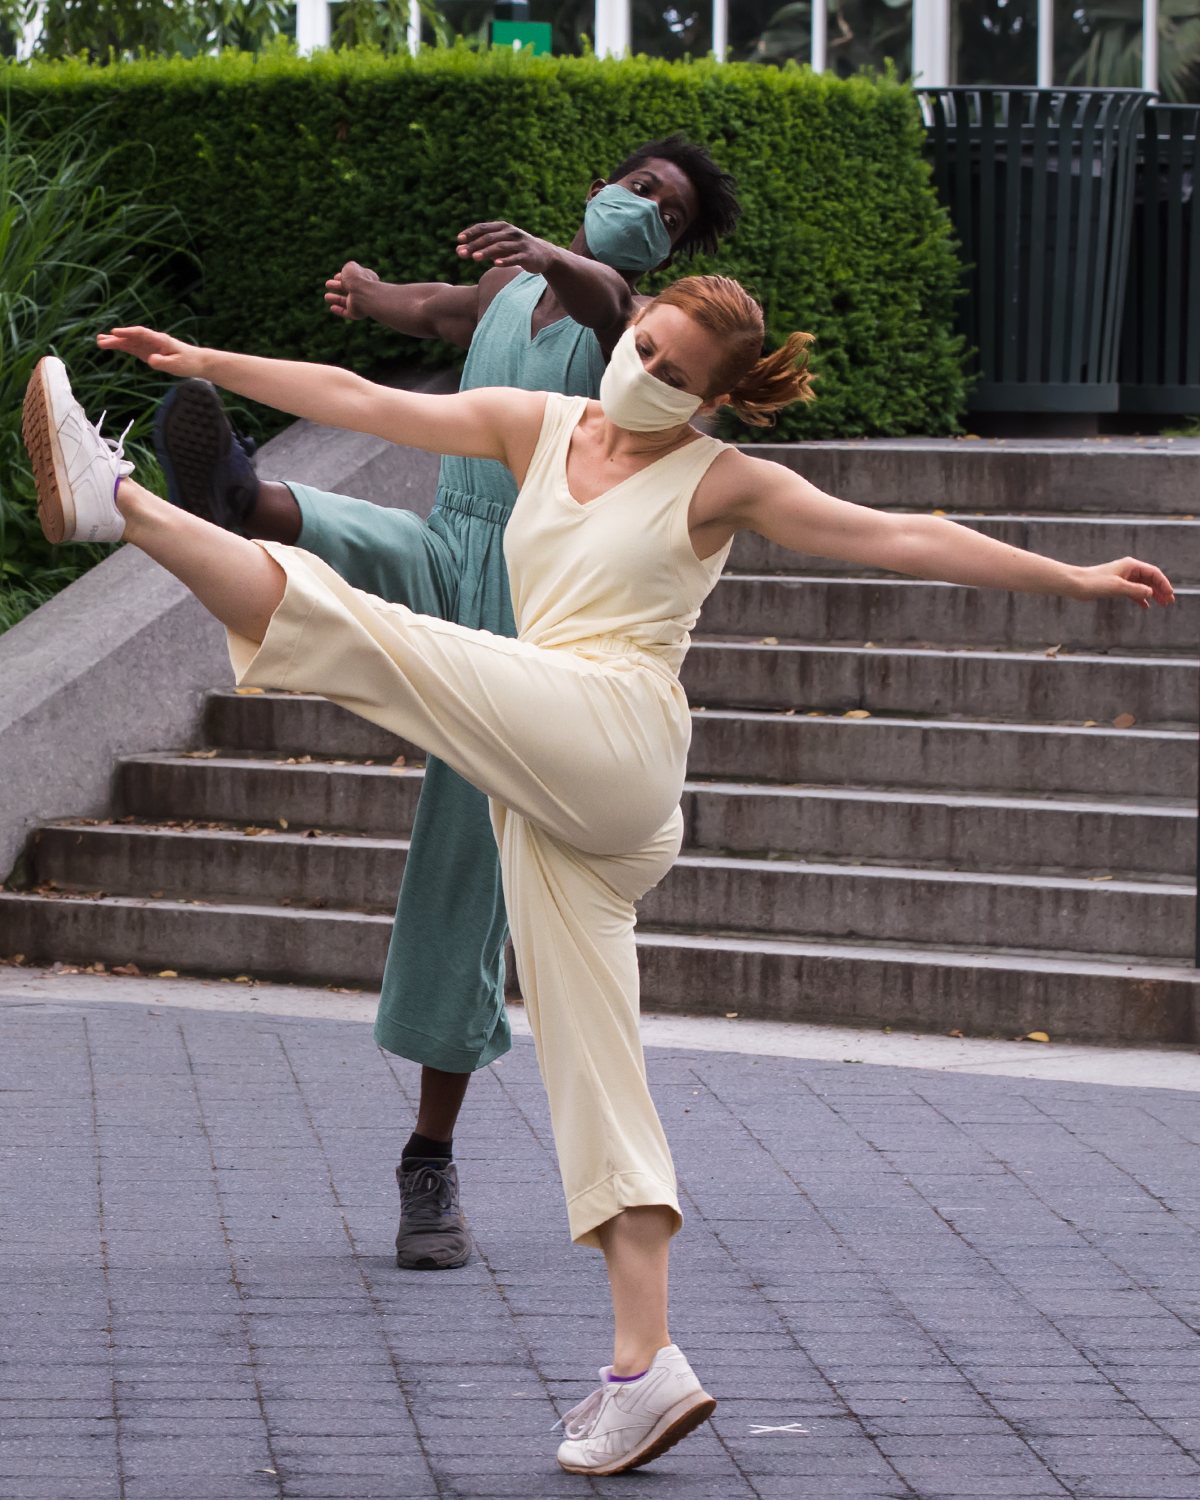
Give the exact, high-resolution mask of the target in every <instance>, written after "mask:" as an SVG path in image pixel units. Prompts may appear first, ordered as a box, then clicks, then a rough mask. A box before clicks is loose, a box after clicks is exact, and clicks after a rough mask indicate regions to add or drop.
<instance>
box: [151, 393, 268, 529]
mask: <svg viewBox="0 0 1200 1500" xmlns="http://www.w3.org/2000/svg"><path fill="white" fill-rule="evenodd" d="M154 451H155V453H157V454H158V461H159V463H160V464H162V466H163V473H164V474H165V475H166V476H167V498H168V499H169V500H170V502H171V504H172V505H178V506H179V508H180V509H181V510H187V511H191V513H192V515H194V516H200V517H202V519H204V520H205V521H212V522H213V523H214V525H217V526H221V527H224V529H225V530H226V531H240V530H241V529H242V526H243V525H244V523H245V520H246V517H247V516H248V515H249V514H250V512H251V511H252V510H253V509H254V502H255V501H256V500H257V499H258V476H257V474H255V472H254V462H253V455H254V443H253V441H252V440H251V439H249V438H243V437H241V436H239V434H238V433H236V432H234V430H233V426H232V424H231V422H230V420H229V417H228V416H227V415H226V412H225V408H224V406H222V404H221V398H220V396H218V395H217V388H216V386H214V385H212V384H210V383H209V382H208V381H207V380H196V379H194V378H189V379H188V380H181V381H180V382H179V384H178V385H177V386H175V387H174V389H173V390H171V391H170V392H169V394H168V395H167V397H166V399H165V400H164V401H163V402H162V404H161V405H160V406H159V408H158V412H157V413H156V415H155V418H154Z"/></svg>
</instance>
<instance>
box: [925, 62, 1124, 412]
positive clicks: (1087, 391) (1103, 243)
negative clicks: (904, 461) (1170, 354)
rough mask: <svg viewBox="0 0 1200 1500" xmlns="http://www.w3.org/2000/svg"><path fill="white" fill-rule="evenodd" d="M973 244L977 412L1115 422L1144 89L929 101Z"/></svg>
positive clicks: (963, 325)
mask: <svg viewBox="0 0 1200 1500" xmlns="http://www.w3.org/2000/svg"><path fill="white" fill-rule="evenodd" d="M916 92H917V94H918V96H919V98H920V100H921V107H922V110H923V112H924V116H925V123H926V127H927V129H928V132H929V144H930V150H931V154H932V158H933V175H934V185H935V187H936V190H937V193H938V197H939V198H940V200H941V202H942V203H943V204H944V205H945V206H946V207H947V208H948V209H949V211H950V217H951V221H952V222H953V224H954V228H955V231H956V232H957V234H958V237H959V240H960V241H961V249H960V252H959V253H960V255H961V257H962V261H963V264H964V271H965V274H964V281H965V286H966V295H965V296H964V297H963V298H962V299H961V301H960V304H959V329H960V331H961V332H962V333H964V334H965V335H966V338H967V341H968V344H969V345H970V347H971V348H972V349H973V350H974V354H973V356H972V358H973V361H974V365H973V373H975V374H977V375H978V377H979V378H978V380H977V383H976V385H975V388H974V390H973V391H972V392H971V395H970V396H969V397H968V402H967V404H968V406H969V407H970V409H971V410H972V411H994V412H1111V411H1116V410H1117V406H1118V384H1117V374H1118V370H1117V361H1118V352H1119V338H1120V332H1121V314H1122V308H1123V301H1124V295H1125V277H1126V268H1127V264H1128V252H1129V237H1130V223H1131V217H1132V212H1133V184H1134V169H1135V162H1136V154H1137V134H1138V126H1139V124H1140V122H1141V117H1142V111H1143V109H1144V107H1145V103H1146V101H1147V99H1149V98H1150V95H1148V94H1146V93H1143V92H1142V91H1141V90H1140V89H1006V88H944V89H918V90H917V91H916Z"/></svg>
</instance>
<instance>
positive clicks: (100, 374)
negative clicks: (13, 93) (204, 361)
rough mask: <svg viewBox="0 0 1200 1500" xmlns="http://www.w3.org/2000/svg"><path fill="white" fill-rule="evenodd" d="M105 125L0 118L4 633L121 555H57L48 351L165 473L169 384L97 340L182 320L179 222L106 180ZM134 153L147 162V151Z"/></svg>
mask: <svg viewBox="0 0 1200 1500" xmlns="http://www.w3.org/2000/svg"><path fill="white" fill-rule="evenodd" d="M102 119H103V111H101V112H100V113H99V114H97V112H96V111H95V109H93V110H92V111H91V112H90V113H88V114H84V115H83V116H82V117H81V118H79V119H78V120H77V121H76V122H75V123H74V124H71V123H70V122H69V121H67V122H64V121H62V120H61V119H59V120H57V121H56V120H54V119H53V118H48V119H43V120H40V121H39V122H38V125H39V129H41V128H44V127H47V126H48V127H49V136H48V138H46V139H38V138H37V136H36V135H35V134H34V131H33V130H32V128H31V122H29V121H28V120H23V121H17V122H16V123H13V122H11V121H10V120H8V119H6V118H5V117H3V116H0V631H4V630H7V629H8V628H9V627H10V626H12V625H15V624H16V623H17V621H18V620H19V619H21V618H22V617H23V616H24V615H26V614H28V613H29V611H30V610H31V609H34V608H36V606H37V605H39V604H42V603H44V602H45V600H46V599H48V598H49V597H50V596H51V595H52V594H54V593H56V592H57V591H58V589H60V588H62V587H63V586H64V585H65V584H68V583H70V582H71V580H72V579H74V578H77V577H78V576H79V575H80V574H81V573H84V572H86V571H87V569H88V568H90V567H91V566H93V565H94V564H95V563H96V562H99V561H100V559H101V558H102V557H104V556H105V555H106V553H107V552H108V551H110V550H111V549H109V548H101V547H78V546H72V547H51V546H50V544H49V543H48V542H47V541H46V540H45V538H44V537H43V536H42V532H41V528H40V526H39V525H38V521H37V500H36V497H35V494H34V488H33V476H32V474H31V472H30V469H29V460H28V457H27V455H26V453H25V446H24V444H23V443H22V441H21V403H22V398H23V396H24V393H25V386H26V384H27V383H28V381H29V377H30V375H31V374H32V373H33V367H34V365H36V363H37V362H38V360H39V359H40V358H41V357H42V355H44V354H57V355H58V356H59V357H60V358H61V359H63V360H64V361H65V362H66V364H67V367H68V369H69V370H70V372H71V381H72V385H73V387H74V389H75V390H76V391H77V393H78V394H79V396H80V399H81V400H82V401H83V403H84V406H85V408H86V410H87V411H88V413H89V415H90V416H91V417H92V418H93V420H94V419H96V418H98V417H99V416H100V414H101V412H102V411H105V410H107V416H106V419H105V423H104V429H103V430H104V432H105V433H106V434H108V435H112V436H116V435H117V434H119V433H120V431H121V430H122V428H124V426H125V424H126V423H127V422H128V421H131V420H132V421H133V422H134V426H133V428H132V430H131V432H130V435H129V438H127V439H126V447H127V450H128V451H129V453H130V456H131V457H134V458H135V459H136V460H137V462H138V470H139V478H140V479H142V481H143V483H146V482H149V483H151V484H153V483H154V481H155V479H156V477H157V464H156V463H155V461H154V456H153V452H152V451H148V450H147V447H146V441H145V440H146V437H147V436H148V429H149V423H150V418H151V416H152V410H151V405H152V403H153V402H154V401H155V400H157V399H158V397H159V396H160V395H161V394H162V391H163V390H164V388H165V385H166V382H165V381H164V379H163V377H162V376H161V375H158V374H156V373H155V372H154V371H152V370H149V369H147V368H146V367H145V366H144V365H134V364H133V363H132V361H129V360H119V361H118V360H113V359H112V357H111V356H109V355H105V354H102V353H101V352H100V351H99V350H98V349H97V348H96V342H95V339H96V334H97V332H98V331H99V330H100V329H102V328H109V327H112V326H113V325H114V324H119V323H128V322H131V321H140V320H145V319H152V320H161V321H162V324H163V326H167V325H168V324H173V325H176V326H180V325H181V318H180V312H179V309H178V308H176V307H173V306H172V304H171V302H170V300H169V298H168V296H167V295H166V293H165V290H164V288H163V285H162V281H163V276H162V273H163V271H164V267H165V265H166V262H167V259H168V257H169V256H170V255H171V254H173V253H174V251H175V246H174V245H173V244H172V242H171V235H172V233H173V232H174V233H175V236H176V243H178V239H179V234H180V231H181V225H180V224H179V223H178V221H177V216H176V215H175V213H174V211H173V210H170V209H167V210H163V209H159V208H151V207H148V206H146V205H144V204H142V203H140V202H139V201H138V200H137V199H136V198H135V197H132V196H130V195H128V194H122V193H120V192H114V191H112V190H110V189H108V188H106V187H105V186H103V185H102V182H101V179H102V178H103V177H104V176H105V175H107V174H112V175H116V173H115V168H116V165H117V157H118V153H116V152H113V151H110V152H105V151H104V150H100V149H97V146H96V143H95V139H94V135H95V133H96V132H97V131H98V130H99V128H100V124H101V121H102ZM127 154H128V155H129V156H131V157H135V158H137V159H139V160H141V161H142V162H143V163H146V164H148V163H149V160H150V153H149V152H148V151H147V150H146V149H145V148H139V149H136V150H132V151H129V152H128V153H127Z"/></svg>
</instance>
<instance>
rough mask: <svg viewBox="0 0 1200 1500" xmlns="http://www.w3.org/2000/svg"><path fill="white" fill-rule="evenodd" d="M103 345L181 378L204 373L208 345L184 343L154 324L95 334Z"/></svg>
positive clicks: (98, 341) (103, 347)
mask: <svg viewBox="0 0 1200 1500" xmlns="http://www.w3.org/2000/svg"><path fill="white" fill-rule="evenodd" d="M96 342H97V343H98V344H99V345H100V347H101V349H111V350H112V351H113V352H114V353H118V354H132V355H133V356H134V358H135V359H142V360H145V362H146V363H147V364H148V365H149V366H150V367H151V369H154V370H162V371H164V372H165V373H166V374H168V375H175V376H178V377H179V378H181V379H182V377H183V376H185V375H200V376H203V375H204V373H205V369H204V365H205V355H206V354H208V353H209V351H208V350H207V349H197V348H196V346H195V345H194V344H185V343H183V342H181V340H179V339H173V338H172V337H171V335H170V334H169V333H158V332H156V331H155V330H154V329H153V328H114V329H113V331H112V332H111V333H100V334H97V335H96Z"/></svg>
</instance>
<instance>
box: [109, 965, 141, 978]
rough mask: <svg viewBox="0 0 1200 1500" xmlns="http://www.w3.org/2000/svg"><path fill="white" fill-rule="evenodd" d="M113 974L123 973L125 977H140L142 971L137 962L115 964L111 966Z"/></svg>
mask: <svg viewBox="0 0 1200 1500" xmlns="http://www.w3.org/2000/svg"><path fill="white" fill-rule="evenodd" d="M113 973H114V974H124V975H125V977H126V978H127V979H129V978H132V979H140V978H141V977H142V971H141V969H139V968H138V966H137V964H116V965H114V967H113Z"/></svg>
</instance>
